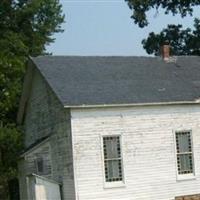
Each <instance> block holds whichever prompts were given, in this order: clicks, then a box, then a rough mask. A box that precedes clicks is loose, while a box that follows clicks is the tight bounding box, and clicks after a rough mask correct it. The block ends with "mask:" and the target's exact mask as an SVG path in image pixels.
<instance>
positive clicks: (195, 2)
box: [125, 0, 200, 55]
mask: <svg viewBox="0 0 200 200" xmlns="http://www.w3.org/2000/svg"><path fill="white" fill-rule="evenodd" d="M125 1H126V2H127V3H128V5H129V8H130V9H131V10H132V11H133V14H132V16H131V17H132V18H133V20H134V22H135V24H138V26H139V27H140V28H144V27H145V26H147V25H148V24H149V22H148V19H147V12H148V11H150V10H151V9H156V10H157V11H158V10H159V9H160V8H161V9H164V11H165V14H169V13H172V14H173V15H176V14H180V15H181V16H182V17H183V18H184V17H185V16H187V15H191V16H192V14H193V8H194V7H195V6H200V0H178V1H161V0H143V1H140V0H125ZM165 41H169V43H170V46H171V48H172V53H173V54H176V55H200V20H199V19H197V18H196V19H195V20H194V30H191V29H190V28H187V29H183V27H182V25H180V24H179V25H173V24H172V25H168V26H167V28H165V29H163V30H162V31H161V32H160V33H159V34H155V33H154V32H151V33H150V34H149V36H148V38H147V39H144V40H143V41H142V44H143V47H144V49H145V50H146V51H147V53H148V54H154V55H158V54H159V51H160V46H161V45H162V44H163V43H164V42H165Z"/></svg>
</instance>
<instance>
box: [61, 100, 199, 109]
mask: <svg viewBox="0 0 200 200" xmlns="http://www.w3.org/2000/svg"><path fill="white" fill-rule="evenodd" d="M193 104H195V105H196V104H200V101H199V100H195V101H172V102H155V103H131V104H102V105H95V104H94V105H85V104H83V105H77V106H68V105H65V106H64V108H72V109H73V108H109V107H110V108H113V107H131V106H133V107H137V106H138V107H139V106H159V105H193Z"/></svg>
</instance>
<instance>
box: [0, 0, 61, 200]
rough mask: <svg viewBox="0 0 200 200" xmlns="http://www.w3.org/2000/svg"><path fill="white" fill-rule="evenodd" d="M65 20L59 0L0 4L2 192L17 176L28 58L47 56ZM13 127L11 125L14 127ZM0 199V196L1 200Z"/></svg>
mask: <svg viewBox="0 0 200 200" xmlns="http://www.w3.org/2000/svg"><path fill="white" fill-rule="evenodd" d="M63 21H64V15H63V14H62V7H61V4H60V3H59V0H31V1H30V0H1V1H0V35H1V37H0V190H1V191H0V193H1V194H2V193H3V192H2V187H3V189H4V193H6V191H7V189H6V188H7V187H6V186H7V184H6V183H8V181H9V180H10V179H11V178H13V177H14V176H15V175H16V169H17V167H16V166H17V155H18V154H19V151H20V149H21V147H22V146H21V142H22V137H21V134H20V132H19V130H18V129H17V128H16V127H17V126H16V123H15V121H16V114H17V107H18V105H19V97H20V94H21V89H22V80H23V76H24V72H25V66H26V62H27V59H28V57H29V56H37V55H41V54H46V53H47V52H46V48H45V47H46V45H48V44H50V43H52V42H54V38H53V34H54V33H57V32H62V31H63V30H62V28H61V24H62V23H63ZM11 124H12V125H11ZM0 199H1V197H0Z"/></svg>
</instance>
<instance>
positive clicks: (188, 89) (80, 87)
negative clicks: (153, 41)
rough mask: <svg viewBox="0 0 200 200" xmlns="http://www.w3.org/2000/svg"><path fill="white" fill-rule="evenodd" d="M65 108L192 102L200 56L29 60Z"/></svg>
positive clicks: (199, 83)
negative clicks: (174, 60)
mask: <svg viewBox="0 0 200 200" xmlns="http://www.w3.org/2000/svg"><path fill="white" fill-rule="evenodd" d="M32 60H33V62H34V63H35V65H36V66H37V68H38V69H39V70H40V72H41V73H42V74H43V76H44V78H45V79H46V80H47V82H48V83H49V85H50V86H51V88H52V89H53V90H54V92H55V93H56V95H57V96H58V98H59V99H60V101H61V102H62V104H63V105H64V106H69V107H70V106H81V105H104V104H106V105H110V104H137V103H162V102H179V101H195V100H196V99H198V98H199V97H200V57H198V56H180V57H177V61H176V63H166V62H164V61H163V60H162V59H161V58H159V57H120V56H116V57H90V56H88V57H87V56H86V57H80V56H41V57H37V58H32Z"/></svg>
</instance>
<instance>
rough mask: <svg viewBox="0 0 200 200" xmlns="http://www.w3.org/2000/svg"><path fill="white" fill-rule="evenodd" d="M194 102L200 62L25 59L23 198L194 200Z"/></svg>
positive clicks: (199, 94)
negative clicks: (27, 60)
mask: <svg viewBox="0 0 200 200" xmlns="http://www.w3.org/2000/svg"><path fill="white" fill-rule="evenodd" d="M199 98H200V57H197V56H180V57H176V58H173V59H171V58H170V57H167V58H166V57H164V59H163V58H161V57H120V56H116V57H90V56H86V57H80V56H41V57H37V58H31V59H30V61H29V64H28V69H27V73H26V77H25V82H24V89H23V93H22V97H21V102H20V109H19V113H18V122H19V123H20V124H22V125H23V127H24V131H25V148H26V149H25V151H24V153H23V154H22V155H21V159H20V161H19V180H20V194H21V199H22V200H27V199H30V200H32V199H35V200H45V199H48V200H60V199H63V200H175V199H176V200H186V199H187V200H199V199H200V195H199V194H200V99H199ZM52 191H53V192H52Z"/></svg>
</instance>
